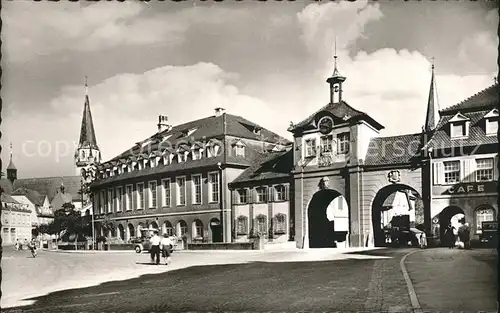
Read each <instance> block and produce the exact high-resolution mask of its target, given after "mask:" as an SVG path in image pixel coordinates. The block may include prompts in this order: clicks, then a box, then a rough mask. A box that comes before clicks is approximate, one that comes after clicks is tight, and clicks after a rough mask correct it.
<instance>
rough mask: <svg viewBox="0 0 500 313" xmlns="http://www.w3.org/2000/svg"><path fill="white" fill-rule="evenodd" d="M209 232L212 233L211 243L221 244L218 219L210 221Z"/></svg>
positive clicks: (220, 227) (220, 228) (220, 230)
mask: <svg viewBox="0 0 500 313" xmlns="http://www.w3.org/2000/svg"><path fill="white" fill-rule="evenodd" d="M210 230H211V231H212V242H223V240H222V225H221V223H220V221H219V220H218V219H216V218H214V219H212V220H210Z"/></svg>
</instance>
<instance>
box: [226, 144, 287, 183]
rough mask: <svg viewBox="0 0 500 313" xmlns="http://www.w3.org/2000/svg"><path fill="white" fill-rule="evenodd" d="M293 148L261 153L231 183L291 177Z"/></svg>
mask: <svg viewBox="0 0 500 313" xmlns="http://www.w3.org/2000/svg"><path fill="white" fill-rule="evenodd" d="M293 167H294V164H293V149H292V150H288V151H285V152H270V153H265V154H261V155H260V156H259V157H258V158H257V159H256V160H255V161H254V163H253V165H252V166H250V167H249V168H247V169H246V170H245V171H243V173H241V174H240V175H239V176H238V177H237V178H236V179H235V180H233V182H232V183H231V184H230V185H231V186H233V185H234V184H242V183H248V182H252V181H260V180H270V179H279V178H289V177H291V172H292V170H293Z"/></svg>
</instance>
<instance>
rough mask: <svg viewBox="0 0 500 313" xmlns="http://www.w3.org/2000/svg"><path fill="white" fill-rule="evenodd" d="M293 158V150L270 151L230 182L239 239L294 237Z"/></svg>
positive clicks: (267, 239)
mask: <svg viewBox="0 0 500 313" xmlns="http://www.w3.org/2000/svg"><path fill="white" fill-rule="evenodd" d="M292 161H293V151H292V150H287V151H284V152H269V153H266V154H264V155H263V156H262V157H261V158H260V159H258V160H255V161H254V165H252V166H251V167H249V168H248V169H246V170H245V171H244V172H243V173H242V174H241V175H239V176H238V177H237V178H236V179H235V180H234V181H233V182H232V183H231V184H230V189H231V192H232V201H231V203H232V212H231V213H232V220H233V226H232V231H233V238H234V241H235V242H241V241H248V240H250V239H252V238H256V237H257V236H261V237H263V238H265V239H266V241H268V242H287V241H291V240H293V238H294V216H293V214H294V210H293V199H291V198H290V195H291V189H292V188H293V186H292V185H291V184H292V180H291V176H290V171H291V170H292V164H293V162H292Z"/></svg>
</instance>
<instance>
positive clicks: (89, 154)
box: [75, 76, 101, 178]
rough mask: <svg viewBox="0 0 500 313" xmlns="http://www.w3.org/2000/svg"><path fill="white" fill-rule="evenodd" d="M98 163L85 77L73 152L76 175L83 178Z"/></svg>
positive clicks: (99, 160) (97, 148) (99, 156)
mask: <svg viewBox="0 0 500 313" xmlns="http://www.w3.org/2000/svg"><path fill="white" fill-rule="evenodd" d="M100 162H101V152H100V150H99V147H98V146H97V140H96V136H95V131H94V122H93V121H92V113H91V111H90V100H89V94H88V84H87V77H86V76H85V103H84V106H83V116H82V125H81V128H80V140H79V142H78V148H77V149H76V152H75V164H76V174H77V175H83V176H84V178H85V176H87V172H88V170H89V169H90V167H91V165H92V164H97V163H100Z"/></svg>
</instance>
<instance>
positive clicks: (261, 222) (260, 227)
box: [255, 214, 267, 234]
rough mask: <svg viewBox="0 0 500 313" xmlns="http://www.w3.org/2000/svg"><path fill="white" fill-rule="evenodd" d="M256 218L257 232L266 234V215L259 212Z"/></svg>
mask: <svg viewBox="0 0 500 313" xmlns="http://www.w3.org/2000/svg"><path fill="white" fill-rule="evenodd" d="M255 220H256V222H257V223H256V224H257V232H258V233H262V234H266V233H267V216H265V215H264V214H260V215H259V216H257V218H256V219H255Z"/></svg>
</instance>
